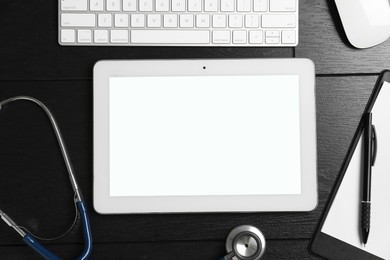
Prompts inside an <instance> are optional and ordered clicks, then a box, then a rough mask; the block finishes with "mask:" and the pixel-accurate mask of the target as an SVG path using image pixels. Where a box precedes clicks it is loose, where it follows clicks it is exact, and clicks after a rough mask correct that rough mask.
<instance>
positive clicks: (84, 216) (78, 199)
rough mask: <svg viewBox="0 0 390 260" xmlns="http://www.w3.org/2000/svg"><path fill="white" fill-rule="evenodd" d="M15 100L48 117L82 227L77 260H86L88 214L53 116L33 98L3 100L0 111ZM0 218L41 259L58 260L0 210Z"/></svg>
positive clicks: (89, 244)
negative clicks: (80, 249) (82, 239)
mask: <svg viewBox="0 0 390 260" xmlns="http://www.w3.org/2000/svg"><path fill="white" fill-rule="evenodd" d="M17 100H27V101H32V102H33V103H35V104H37V105H38V106H39V107H41V108H42V109H43V110H44V112H45V113H46V115H47V116H48V118H49V120H50V122H51V124H52V126H53V130H54V132H55V135H56V137H57V141H58V145H59V146H60V149H61V152H62V156H63V158H64V162H65V165H66V168H67V170H68V174H69V179H70V183H71V185H72V188H73V191H74V194H75V203H76V208H77V210H78V212H79V215H80V219H81V223H82V226H83V236H84V243H85V245H84V249H83V252H82V254H81V255H80V256H79V257H78V258H77V259H79V260H84V259H88V258H89V256H90V255H91V252H92V233H91V227H90V223H89V218H88V213H87V210H86V207H85V204H84V202H83V200H82V196H81V192H80V189H79V187H78V185H77V182H76V178H75V175H74V173H73V167H72V164H71V162H70V159H69V156H68V153H67V151H66V147H65V143H64V141H63V139H62V136H61V132H60V129H59V127H58V125H57V123H56V121H55V119H54V116H53V115H52V114H51V112H50V110H49V109H48V108H47V107H46V106H45V105H44V104H43V103H42V102H41V101H39V100H38V99H36V98H33V97H28V96H17V97H13V98H9V99H6V100H3V101H1V102H0V110H1V108H2V107H3V106H4V105H6V104H8V103H11V102H13V101H17ZM0 217H1V219H2V220H3V221H4V222H5V223H7V224H8V225H9V226H10V227H12V228H13V229H15V231H16V232H18V233H19V235H21V236H22V237H23V241H24V242H25V243H26V244H27V245H29V246H30V247H31V248H32V249H34V250H35V251H36V252H37V253H39V254H40V255H41V256H42V257H44V258H45V259H48V260H57V259H60V258H59V257H58V256H56V255H55V254H53V253H52V252H50V251H49V250H47V249H46V248H45V247H44V246H42V244H40V243H39V242H38V241H37V239H35V238H34V237H33V236H32V235H30V234H28V233H27V232H25V231H24V230H23V229H21V228H20V227H19V226H18V225H17V224H16V223H15V222H14V221H13V220H12V219H11V218H10V217H9V216H8V215H7V214H5V213H4V212H3V211H1V210H0Z"/></svg>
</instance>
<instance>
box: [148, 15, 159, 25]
mask: <svg viewBox="0 0 390 260" xmlns="http://www.w3.org/2000/svg"><path fill="white" fill-rule="evenodd" d="M147 21H148V27H149V28H159V27H161V15H160V14H148V15H147Z"/></svg>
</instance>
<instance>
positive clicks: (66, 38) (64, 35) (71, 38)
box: [61, 29, 76, 43]
mask: <svg viewBox="0 0 390 260" xmlns="http://www.w3.org/2000/svg"><path fill="white" fill-rule="evenodd" d="M75 35H76V34H75V30H73V29H62V30H61V42H63V43H72V42H75V40H76V37H75Z"/></svg>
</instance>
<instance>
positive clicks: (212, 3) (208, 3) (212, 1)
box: [204, 0, 218, 12]
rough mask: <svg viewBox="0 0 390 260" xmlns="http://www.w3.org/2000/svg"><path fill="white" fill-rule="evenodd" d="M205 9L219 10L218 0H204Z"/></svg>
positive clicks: (210, 10)
mask: <svg viewBox="0 0 390 260" xmlns="http://www.w3.org/2000/svg"><path fill="white" fill-rule="evenodd" d="M204 10H205V11H206V12H216V11H218V0H204Z"/></svg>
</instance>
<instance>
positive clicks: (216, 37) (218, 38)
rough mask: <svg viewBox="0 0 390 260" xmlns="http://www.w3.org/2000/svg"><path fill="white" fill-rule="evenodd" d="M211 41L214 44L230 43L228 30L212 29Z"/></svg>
mask: <svg viewBox="0 0 390 260" xmlns="http://www.w3.org/2000/svg"><path fill="white" fill-rule="evenodd" d="M213 43H216V44H228V43H230V31H213Z"/></svg>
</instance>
